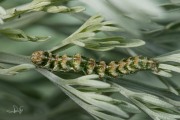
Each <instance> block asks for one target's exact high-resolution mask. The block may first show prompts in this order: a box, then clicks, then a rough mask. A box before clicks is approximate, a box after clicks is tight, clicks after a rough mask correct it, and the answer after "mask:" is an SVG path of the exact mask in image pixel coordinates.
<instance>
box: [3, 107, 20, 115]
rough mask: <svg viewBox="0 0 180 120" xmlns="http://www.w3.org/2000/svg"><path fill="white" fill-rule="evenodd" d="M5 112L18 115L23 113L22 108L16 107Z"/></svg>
mask: <svg viewBox="0 0 180 120" xmlns="http://www.w3.org/2000/svg"><path fill="white" fill-rule="evenodd" d="M6 112H8V113H14V114H15V113H19V114H21V113H22V112H23V106H19V107H18V106H16V105H13V110H7V111H6Z"/></svg>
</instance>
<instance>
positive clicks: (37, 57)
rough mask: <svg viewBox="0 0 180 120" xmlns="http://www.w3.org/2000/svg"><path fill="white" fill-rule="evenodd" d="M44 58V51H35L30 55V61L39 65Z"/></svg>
mask: <svg viewBox="0 0 180 120" xmlns="http://www.w3.org/2000/svg"><path fill="white" fill-rule="evenodd" d="M43 59H44V51H35V52H33V53H32V55H31V61H32V62H33V63H34V64H35V65H41V64H42V62H43Z"/></svg>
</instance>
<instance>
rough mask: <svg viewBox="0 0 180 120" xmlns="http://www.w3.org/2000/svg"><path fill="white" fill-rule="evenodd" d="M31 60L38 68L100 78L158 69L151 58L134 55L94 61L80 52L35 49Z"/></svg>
mask: <svg viewBox="0 0 180 120" xmlns="http://www.w3.org/2000/svg"><path fill="white" fill-rule="evenodd" d="M31 61H32V62H33V63H34V64H35V65H36V66H37V67H40V68H44V69H48V70H51V71H64V72H68V71H74V72H79V71H83V72H85V73H86V74H93V73H95V74H98V75H99V77H100V78H102V77H104V76H105V75H107V76H111V77H118V76H121V75H127V74H132V73H135V72H138V71H140V70H152V71H156V72H157V71H158V63H157V62H156V61H154V60H153V59H150V58H147V57H142V56H135V57H129V58H127V59H122V60H120V61H111V62H110V63H106V62H105V61H99V62H98V61H95V60H94V59H93V58H86V57H83V56H81V55H80V54H75V55H74V56H67V55H62V56H59V55H54V54H52V53H50V52H46V51H35V52H34V53H32V55H31Z"/></svg>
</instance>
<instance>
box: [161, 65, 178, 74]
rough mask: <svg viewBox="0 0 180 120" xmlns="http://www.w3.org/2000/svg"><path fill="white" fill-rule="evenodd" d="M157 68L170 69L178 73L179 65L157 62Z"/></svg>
mask: <svg viewBox="0 0 180 120" xmlns="http://www.w3.org/2000/svg"><path fill="white" fill-rule="evenodd" d="M159 68H160V69H163V70H170V71H174V72H178V73H180V67H179V66H173V65H169V64H159Z"/></svg>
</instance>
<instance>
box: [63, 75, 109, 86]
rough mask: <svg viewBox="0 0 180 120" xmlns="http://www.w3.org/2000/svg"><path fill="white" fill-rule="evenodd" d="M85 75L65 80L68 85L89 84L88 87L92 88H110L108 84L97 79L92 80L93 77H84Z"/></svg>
mask: <svg viewBox="0 0 180 120" xmlns="http://www.w3.org/2000/svg"><path fill="white" fill-rule="evenodd" d="M85 77H86V76H84V77H83V78H81V77H80V78H77V79H74V80H67V81H66V83H67V84H69V85H79V86H89V87H93V88H100V89H102V88H110V86H111V85H110V84H108V83H105V82H102V81H98V80H93V79H89V78H88V77H87V78H85Z"/></svg>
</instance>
